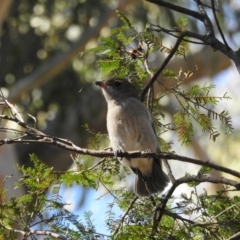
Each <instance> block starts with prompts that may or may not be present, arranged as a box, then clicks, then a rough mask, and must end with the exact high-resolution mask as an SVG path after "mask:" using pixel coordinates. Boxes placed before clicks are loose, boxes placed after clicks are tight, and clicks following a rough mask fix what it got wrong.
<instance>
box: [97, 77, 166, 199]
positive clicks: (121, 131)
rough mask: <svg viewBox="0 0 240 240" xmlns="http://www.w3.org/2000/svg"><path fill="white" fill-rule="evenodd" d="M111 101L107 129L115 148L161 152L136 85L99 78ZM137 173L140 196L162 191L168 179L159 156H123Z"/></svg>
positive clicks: (118, 80) (148, 114)
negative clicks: (131, 157) (103, 80)
mask: <svg viewBox="0 0 240 240" xmlns="http://www.w3.org/2000/svg"><path fill="white" fill-rule="evenodd" d="M96 85H98V86H100V87H101V88H102V91H103V94H104V96H105V99H106V101H107V104H108V112H107V129H108V134H109V138H110V143H111V147H112V149H113V151H114V152H115V153H117V152H118V151H122V152H127V151H136V150H139V151H143V150H151V151H152V152H160V148H159V145H158V140H157V136H156V133H155V129H154V126H153V120H152V117H151V114H150V112H149V110H148V109H147V108H146V107H145V105H144V104H143V103H142V102H141V101H140V99H139V96H138V92H137V90H136V89H135V87H134V86H133V85H132V84H131V83H130V82H128V81H127V80H125V79H120V78H113V79H110V80H107V81H105V82H102V81H97V82H96ZM120 162H121V164H122V165H123V166H126V167H130V168H131V169H132V171H133V172H134V173H135V174H136V178H135V193H136V194H137V195H138V196H140V197H146V196H150V195H151V194H153V193H157V192H162V191H163V190H164V188H165V187H166V186H167V184H168V182H169V178H168V176H167V175H166V174H165V173H164V172H163V170H162V162H161V159H159V158H134V159H126V158H123V159H120Z"/></svg>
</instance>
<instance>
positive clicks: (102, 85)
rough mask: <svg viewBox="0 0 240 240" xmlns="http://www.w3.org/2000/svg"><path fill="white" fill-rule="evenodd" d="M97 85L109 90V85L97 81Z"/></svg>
mask: <svg viewBox="0 0 240 240" xmlns="http://www.w3.org/2000/svg"><path fill="white" fill-rule="evenodd" d="M95 85H97V86H99V87H101V88H107V85H106V84H105V83H104V82H102V81H96V82H95Z"/></svg>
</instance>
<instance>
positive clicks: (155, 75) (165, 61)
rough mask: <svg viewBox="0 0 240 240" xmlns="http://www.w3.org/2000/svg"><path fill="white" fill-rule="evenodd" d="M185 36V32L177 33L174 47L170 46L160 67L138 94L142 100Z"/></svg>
mask: <svg viewBox="0 0 240 240" xmlns="http://www.w3.org/2000/svg"><path fill="white" fill-rule="evenodd" d="M185 36H186V33H185V32H183V33H181V34H180V35H179V38H178V40H177V41H176V43H175V45H174V47H173V48H172V50H171V52H170V53H169V54H168V56H167V57H166V59H165V60H164V61H163V63H162V65H161V67H160V68H159V69H158V70H157V71H156V72H155V73H154V75H153V77H152V78H151V80H150V81H149V82H148V84H147V85H146V86H145V87H144V89H143V90H142V93H141V95H140V98H141V100H142V101H143V100H144V96H145V94H146V93H147V91H148V89H149V88H150V87H151V86H152V85H153V83H154V82H155V81H156V80H157V78H158V76H159V75H160V74H161V73H162V71H163V69H164V68H165V67H166V66H167V64H168V63H169V61H170V60H171V59H172V57H173V56H174V54H175V52H176V51H177V49H178V47H179V45H180V43H181V41H182V39H183V38H184V37H185Z"/></svg>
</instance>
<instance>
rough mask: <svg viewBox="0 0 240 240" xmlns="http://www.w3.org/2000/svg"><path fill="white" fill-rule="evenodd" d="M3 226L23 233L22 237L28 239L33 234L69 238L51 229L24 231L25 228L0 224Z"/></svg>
mask: <svg viewBox="0 0 240 240" xmlns="http://www.w3.org/2000/svg"><path fill="white" fill-rule="evenodd" d="M0 225H1V226H2V227H4V228H6V229H8V230H10V231H12V232H14V233H18V234H21V235H22V237H23V238H22V239H23V240H26V239H27V238H28V237H30V236H33V235H41V236H49V237H52V238H55V239H62V240H68V239H69V238H67V237H65V236H63V235H62V234H59V233H54V232H50V231H45V230H29V231H23V230H18V229H14V228H10V227H8V226H4V225H3V224H0Z"/></svg>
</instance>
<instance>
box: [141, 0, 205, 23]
mask: <svg viewBox="0 0 240 240" xmlns="http://www.w3.org/2000/svg"><path fill="white" fill-rule="evenodd" d="M146 1H147V2H151V3H155V4H157V5H159V6H161V7H165V8H168V9H171V10H174V11H176V12H179V13H183V14H186V15H188V16H191V17H194V18H196V19H198V20H201V21H202V16H201V14H199V13H198V12H195V11H192V10H189V9H188V8H184V7H181V6H178V5H175V4H172V3H170V2H165V1H162V0H146Z"/></svg>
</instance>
